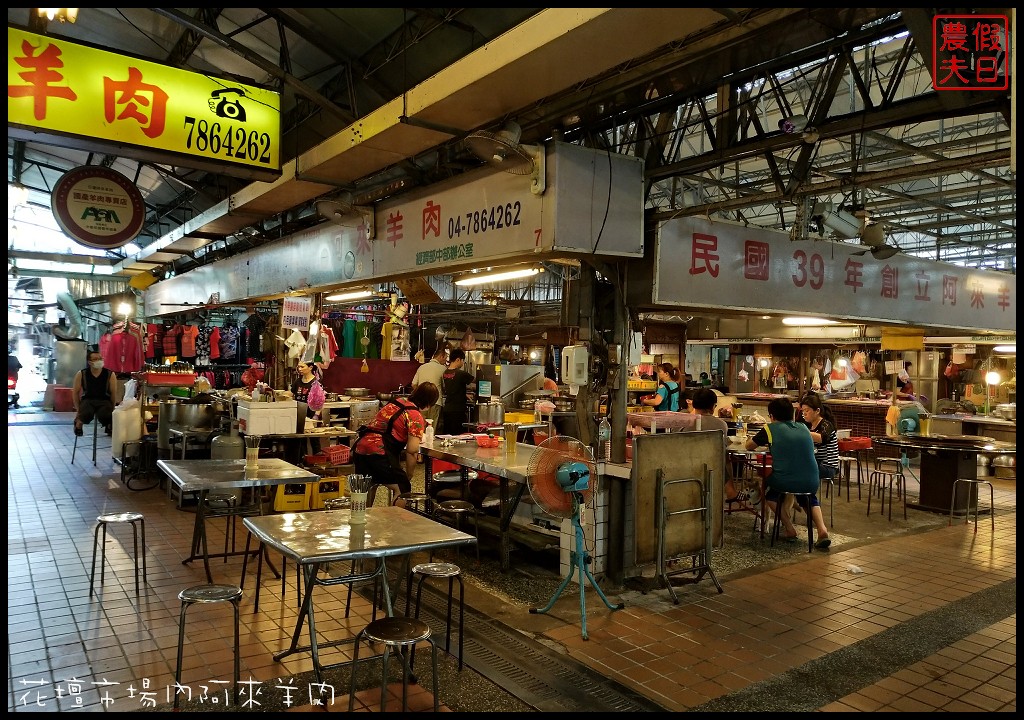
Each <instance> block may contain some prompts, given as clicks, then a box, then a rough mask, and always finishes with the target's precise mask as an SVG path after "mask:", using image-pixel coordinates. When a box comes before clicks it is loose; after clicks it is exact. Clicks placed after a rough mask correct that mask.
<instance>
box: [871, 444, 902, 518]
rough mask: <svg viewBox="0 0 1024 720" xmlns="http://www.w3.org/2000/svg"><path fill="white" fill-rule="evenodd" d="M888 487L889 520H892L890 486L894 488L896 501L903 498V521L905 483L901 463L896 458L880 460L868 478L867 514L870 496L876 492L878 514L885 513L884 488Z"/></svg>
mask: <svg viewBox="0 0 1024 720" xmlns="http://www.w3.org/2000/svg"><path fill="white" fill-rule="evenodd" d="M886 485H888V486H889V520H892V486H893V485H895V486H896V499H897V500H898V499H900V498H901V497H902V498H903V519H904V520H906V519H907V497H906V481H905V479H904V477H903V463H902V462H901V461H900V460H899V459H898V458H895V459H894V458H880V459H879V460H877V461H876V463H875V470H873V471H872V472H871V475H869V476H868V512H867V514H868V515H869V516H870V515H871V496H872V495H874V494H875V491H876V490H877V491H878V500H879V503H880V508H879V509H880V512H883V513H884V512H885V486H886Z"/></svg>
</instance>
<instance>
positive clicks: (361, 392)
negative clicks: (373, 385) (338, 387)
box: [341, 388, 370, 398]
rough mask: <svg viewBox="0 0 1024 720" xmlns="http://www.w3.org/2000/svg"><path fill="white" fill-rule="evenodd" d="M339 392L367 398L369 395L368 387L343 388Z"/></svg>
mask: <svg viewBox="0 0 1024 720" xmlns="http://www.w3.org/2000/svg"><path fill="white" fill-rule="evenodd" d="M341 394H342V395H348V396H349V397H353V398H368V397H370V388H345V389H344V390H342V391H341Z"/></svg>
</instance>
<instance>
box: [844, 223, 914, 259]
mask: <svg viewBox="0 0 1024 720" xmlns="http://www.w3.org/2000/svg"><path fill="white" fill-rule="evenodd" d="M860 244H861V245H865V246H866V247H865V248H864V249H863V250H860V251H858V252H855V253H853V254H854V255H864V254H866V253H871V257H873V258H874V259H875V260H888V259H889V258H891V257H892V256H894V255H896V254H897V253H899V252H902V251H901V250H900V248H899V246H897V245H888V244H887V243H886V242H885V223H883V222H881V221H875V222H869V221H868V220H867V217H866V216H865V218H864V224H863V226H862V227H861V232H860Z"/></svg>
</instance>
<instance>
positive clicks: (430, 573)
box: [405, 563, 466, 670]
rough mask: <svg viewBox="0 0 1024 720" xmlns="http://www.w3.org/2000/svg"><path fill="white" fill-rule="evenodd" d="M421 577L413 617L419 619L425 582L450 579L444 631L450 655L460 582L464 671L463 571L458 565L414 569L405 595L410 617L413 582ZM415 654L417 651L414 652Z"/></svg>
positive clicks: (420, 566)
mask: <svg viewBox="0 0 1024 720" xmlns="http://www.w3.org/2000/svg"><path fill="white" fill-rule="evenodd" d="M415 576H419V581H417V583H416V612H415V614H414V615H413V617H415V618H417V619H419V616H420V600H421V598H422V594H423V581H424V580H426V579H428V578H447V579H448V613H447V615H446V616H445V631H444V651H445V652H446V653H448V654H449V655H451V654H452V591H453V590H454V587H455V581H456V580H458V581H459V656H458V657H459V670H462V646H463V639H462V638H463V633H462V628H463V626H464V625H465V620H466V601H465V587H464V586H463V584H462V569H461V568H460V567H459V566H458V565H453V564H452V563H420V564H419V565H416V566H414V567H413V569H412V571H411V572H410V573H409V586H408V589H407V591H406V595H405V615H406V617H408V616H409V604H410V602H411V600H412V580H413V577H415ZM413 652H415V650H414V651H413Z"/></svg>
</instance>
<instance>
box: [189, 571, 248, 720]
mask: <svg viewBox="0 0 1024 720" xmlns="http://www.w3.org/2000/svg"><path fill="white" fill-rule="evenodd" d="M178 599H179V600H181V614H180V616H179V617H178V664H177V665H175V669H174V687H175V692H174V709H175V710H177V709H178V700H179V698H180V695H181V693H179V692H178V688H179V687H181V660H182V656H183V655H184V653H185V611H186V610H187V609H188V608H189V606H190V605H209V604H212V603H222V602H229V603H231V606H232V608H233V609H234V613H235V675H234V678H235V705H237V704H238V676H239V669H240V654H239V652H238V645H239V630H238V604H239V602H240V601H241V599H242V588H240V587H238V586H237V585H193V586H192V587H189V588H185V589H184V590H182V591H181V592H180V593H178Z"/></svg>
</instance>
